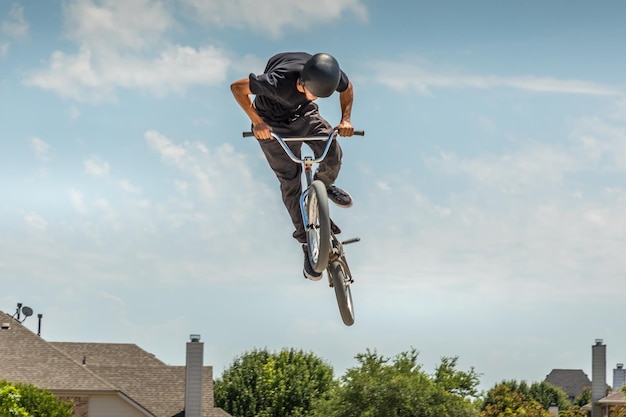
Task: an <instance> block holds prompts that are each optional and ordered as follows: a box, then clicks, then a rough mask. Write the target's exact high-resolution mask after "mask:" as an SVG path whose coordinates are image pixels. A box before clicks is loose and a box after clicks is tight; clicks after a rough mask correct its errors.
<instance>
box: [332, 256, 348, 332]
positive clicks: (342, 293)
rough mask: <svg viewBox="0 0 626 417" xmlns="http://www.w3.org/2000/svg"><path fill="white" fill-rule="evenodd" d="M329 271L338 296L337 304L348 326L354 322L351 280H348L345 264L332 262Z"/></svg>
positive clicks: (342, 318)
mask: <svg viewBox="0 0 626 417" xmlns="http://www.w3.org/2000/svg"><path fill="white" fill-rule="evenodd" d="M328 273H329V274H330V281H331V282H332V284H333V288H334V289H335V297H337V306H339V314H340V315H341V320H342V321H343V324H345V325H346V326H352V325H353V324H354V304H352V291H351V290H350V282H348V280H347V277H346V273H345V271H344V269H343V266H342V265H341V263H339V262H332V263H331V264H330V267H329V269H328Z"/></svg>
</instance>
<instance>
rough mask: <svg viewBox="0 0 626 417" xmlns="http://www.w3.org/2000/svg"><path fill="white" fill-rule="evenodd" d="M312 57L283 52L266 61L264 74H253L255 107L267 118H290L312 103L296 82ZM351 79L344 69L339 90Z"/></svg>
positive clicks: (251, 82) (286, 120) (251, 85)
mask: <svg viewBox="0 0 626 417" xmlns="http://www.w3.org/2000/svg"><path fill="white" fill-rule="evenodd" d="M309 58H311V54H307V53H306V52H284V53H281V54H278V55H274V56H273V57H271V58H270V59H269V60H268V61H267V65H266V67H265V71H264V73H263V74H261V75H254V74H250V76H249V79H250V91H252V93H253V94H254V95H255V96H256V97H255V98H254V107H255V108H256V111H257V113H258V114H259V116H261V117H262V118H263V119H264V120H265V121H266V122H278V123H285V122H288V121H289V120H291V119H292V118H293V117H294V116H296V115H297V114H298V112H299V111H300V110H301V109H303V108H305V107H306V106H307V105H308V104H309V103H310V100H307V98H306V95H305V94H304V93H301V92H299V91H298V88H297V86H296V83H297V82H298V78H300V72H301V71H302V68H303V67H304V64H306V62H307V61H308V60H309ZM348 82H349V81H348V76H347V75H346V74H345V73H344V72H343V71H341V79H340V80H339V86H338V87H337V90H336V91H338V92H342V91H345V90H346V89H347V88H348Z"/></svg>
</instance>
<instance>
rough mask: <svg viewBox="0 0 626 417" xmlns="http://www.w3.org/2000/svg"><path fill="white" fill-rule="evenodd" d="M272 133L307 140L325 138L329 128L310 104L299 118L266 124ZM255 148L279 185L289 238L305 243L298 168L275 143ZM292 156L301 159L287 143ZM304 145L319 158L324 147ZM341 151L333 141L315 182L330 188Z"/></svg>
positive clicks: (298, 146)
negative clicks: (291, 228) (290, 228)
mask: <svg viewBox="0 0 626 417" xmlns="http://www.w3.org/2000/svg"><path fill="white" fill-rule="evenodd" d="M269 124H270V126H272V131H273V132H274V133H276V134H277V135H280V136H282V137H308V136H328V135H330V132H331V131H332V126H331V125H330V124H329V123H328V122H327V121H326V120H324V118H322V116H321V115H320V114H319V111H318V108H317V105H316V104H315V103H310V104H309V106H307V107H306V108H305V109H304V111H303V112H302V115H301V116H300V117H298V118H297V119H295V120H293V121H291V122H289V123H269ZM259 144H260V145H261V149H262V150H263V153H264V154H265V158H266V159H267V162H268V163H269V164H270V168H272V170H273V171H274V173H275V174H276V177H277V178H278V181H279V182H280V191H281V192H282V196H283V203H284V204H285V207H286V208H287V211H288V212H289V215H290V216H291V221H292V222H293V225H294V227H295V229H296V230H295V232H293V237H294V238H295V239H296V240H298V242H300V243H306V233H305V231H304V224H303V223H302V214H301V212H300V194H301V193H302V176H301V173H302V165H301V164H297V163H295V162H293V161H292V160H291V159H290V158H289V157H288V156H287V154H286V153H285V151H284V150H283V148H282V147H281V146H280V144H279V143H278V142H277V141H275V140H260V141H259ZM287 144H288V145H289V148H290V149H291V151H292V152H293V154H294V155H295V156H297V157H298V158H300V157H301V148H302V142H287ZM307 145H308V146H309V147H310V148H311V150H312V151H313V155H314V156H315V157H316V158H317V157H319V156H320V155H321V154H322V152H323V151H324V148H325V147H326V142H325V141H311V142H307ZM341 157H342V152H341V147H340V146H339V143H338V142H337V141H336V140H335V141H333V143H332V145H331V146H330V149H329V150H328V154H327V155H326V158H325V159H324V160H323V161H322V162H321V163H320V164H319V166H318V168H317V171H316V173H315V179H318V180H321V181H322V182H323V183H324V184H326V186H327V187H328V186H329V185H332V184H333V183H334V182H335V180H336V179H337V176H338V175H339V170H340V168H341Z"/></svg>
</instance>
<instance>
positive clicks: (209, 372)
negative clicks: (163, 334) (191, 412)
mask: <svg viewBox="0 0 626 417" xmlns="http://www.w3.org/2000/svg"><path fill="white" fill-rule="evenodd" d="M0 322H8V323H10V329H7V330H0V379H7V380H9V381H11V382H24V383H29V384H33V385H36V386H38V387H41V388H47V389H50V390H51V391H55V390H59V391H68V390H69V391H73V390H86V391H112V392H121V393H123V394H124V395H125V396H126V397H128V398H130V399H131V400H132V401H134V402H136V403H137V404H139V405H140V406H141V407H143V408H144V409H146V410H147V411H149V412H150V413H151V414H153V415H155V416H157V417H177V416H183V411H182V410H183V408H184V402H185V367H184V366H168V365H166V364H165V363H163V362H162V361H160V360H159V359H157V358H156V357H155V356H154V355H153V354H151V353H149V352H146V351H145V350H143V349H141V348H140V347H139V346H137V345H134V344H121V343H120V344H115V343H72V342H47V341H45V340H44V339H42V338H40V337H39V336H37V335H35V334H34V333H32V332H31V331H30V330H28V329H27V328H25V327H24V326H22V325H21V324H20V323H19V322H17V321H15V320H13V319H12V318H11V317H10V316H9V315H6V314H4V313H2V312H1V311H0ZM83 362H84V364H83ZM203 377H204V384H203V386H204V393H203V401H204V402H203V417H230V414H228V413H226V412H225V411H223V410H222V409H220V408H214V407H213V404H214V402H213V368H212V367H210V366H205V367H204V369H203Z"/></svg>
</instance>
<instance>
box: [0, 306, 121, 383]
mask: <svg viewBox="0 0 626 417" xmlns="http://www.w3.org/2000/svg"><path fill="white" fill-rule="evenodd" d="M0 322H1V323H2V328H1V329H0V379H6V380H8V381H11V382H22V383H28V384H33V385H35V386H37V387H40V388H46V389H49V390H57V391H109V392H117V391H118V389H117V388H116V387H115V386H113V385H112V384H110V383H108V382H107V381H105V380H104V379H102V378H101V377H99V376H98V375H97V374H95V373H93V372H91V371H90V370H88V369H85V368H83V366H81V365H80V364H79V363H78V362H75V361H74V360H72V359H71V358H69V357H68V356H66V355H64V354H63V353H62V352H60V351H59V350H58V349H56V348H55V347H54V346H53V345H51V344H50V343H48V342H46V341H45V340H44V339H42V338H40V337H39V336H37V335H36V334H34V333H33V332H31V331H30V330H29V329H27V328H26V327H24V326H22V325H21V324H20V323H19V322H18V321H17V320H14V319H13V318H12V317H11V316H9V315H8V314H5V313H3V312H2V311H0ZM5 324H7V325H6V326H5ZM5 327H6V328H5Z"/></svg>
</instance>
